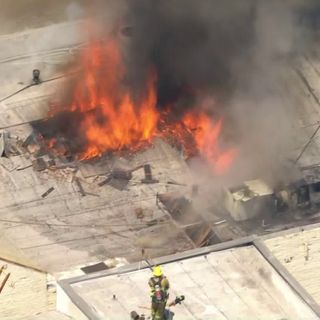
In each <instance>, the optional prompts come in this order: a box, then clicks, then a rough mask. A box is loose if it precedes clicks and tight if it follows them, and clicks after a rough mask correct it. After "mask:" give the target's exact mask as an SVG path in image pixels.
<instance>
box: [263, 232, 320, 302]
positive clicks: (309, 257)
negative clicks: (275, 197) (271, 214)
mask: <svg viewBox="0 0 320 320" xmlns="http://www.w3.org/2000/svg"><path fill="white" fill-rule="evenodd" d="M265 244H266V246H267V247H268V249H269V250H270V251H271V252H272V254H273V255H274V256H275V257H276V258H277V259H278V260H279V261H280V262H281V263H282V265H283V266H284V267H285V268H286V269H287V270H288V271H289V272H290V273H291V275H292V276H293V277H294V278H295V279H296V280H297V281H298V282H299V283H300V284H301V285H302V286H303V288H304V289H305V290H306V291H307V292H308V293H309V294H310V295H311V296H312V297H313V299H314V300H315V301H316V302H317V303H318V304H320V273H319V261H320V228H319V226H318V227H316V228H313V229H308V230H302V231H298V232H291V233H287V234H283V235H280V236H277V237H274V238H271V239H267V240H265Z"/></svg>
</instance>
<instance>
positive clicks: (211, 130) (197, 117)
mask: <svg viewBox="0 0 320 320" xmlns="http://www.w3.org/2000/svg"><path fill="white" fill-rule="evenodd" d="M183 123H184V125H185V126H186V127H187V128H188V130H189V131H190V132H192V133H193V136H194V140H195V143H196V148H197V150H198V151H199V153H200V155H201V156H202V157H204V158H205V160H207V162H208V163H209V164H210V165H211V166H212V169H213V170H214V172H215V173H216V174H223V173H225V172H226V171H227V169H228V168H229V167H230V165H231V163H232V161H233V159H234V157H235V155H236V150H235V149H227V150H221V148H220V145H219V138H220V135H221V130H222V119H219V120H218V121H217V122H214V121H213V120H212V119H210V118H209V117H208V116H207V115H206V114H205V113H203V112H200V113H198V114H195V113H194V112H193V113H187V114H186V115H185V117H184V118H183Z"/></svg>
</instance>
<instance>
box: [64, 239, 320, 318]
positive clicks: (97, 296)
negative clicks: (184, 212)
mask: <svg viewBox="0 0 320 320" xmlns="http://www.w3.org/2000/svg"><path fill="white" fill-rule="evenodd" d="M200 252H201V250H200ZM176 258H177V259H174V256H173V257H172V260H170V261H167V262H166V263H164V264H162V266H163V271H164V273H165V275H166V276H167V277H168V279H169V281H170V284H171V289H170V299H174V298H175V296H176V295H181V294H183V295H185V297H186V299H185V301H184V302H183V303H182V304H181V305H178V306H175V307H172V308H171V309H172V311H173V312H174V313H175V317H176V318H177V319H213V318H214V319H264V318H268V319H275V320H279V319H308V320H309V319H318V316H317V314H316V313H315V312H314V311H313V310H312V309H311V307H310V306H309V305H308V304H307V303H306V302H305V300H303V299H302V298H301V296H299V295H298V293H297V292H296V291H295V290H293V288H292V287H291V286H290V285H289V283H288V282H287V281H286V280H285V279H284V278H283V277H282V276H281V275H280V274H279V273H278V271H277V270H275V269H274V268H273V266H272V265H271V264H270V263H269V261H268V260H267V259H266V258H265V257H264V255H263V254H262V253H261V252H260V251H259V250H258V249H257V248H256V247H255V245H254V244H251V245H246V246H240V247H232V248H228V249H224V250H221V251H216V252H207V253H206V254H200V255H198V256H193V257H183V258H182V259H180V258H181V257H180V258H179V257H178V256H177V257H176ZM143 267H144V269H139V268H138V267H137V265H136V269H133V270H130V269H127V270H129V271H124V272H121V271H119V272H118V273H117V271H113V273H110V274H108V273H105V274H103V273H99V274H96V275H95V276H94V275H91V276H84V277H80V278H76V279H68V283H69V285H70V287H69V294H70V290H71V291H72V295H74V296H76V297H77V298H76V299H77V300H78V301H79V299H80V301H82V302H85V306H83V305H82V307H84V308H82V310H90V315H88V314H87V316H88V317H89V318H90V319H106V320H109V319H110V320H111V319H125V318H128V316H129V314H130V312H131V311H133V310H135V311H137V312H138V313H144V314H146V315H148V314H149V313H150V310H149V307H150V298H149V289H148V284H147V283H148V279H149V277H150V276H151V272H150V270H149V269H148V268H145V266H143ZM73 298H74V297H73ZM170 299H169V300H170ZM78 307H79V305H78Z"/></svg>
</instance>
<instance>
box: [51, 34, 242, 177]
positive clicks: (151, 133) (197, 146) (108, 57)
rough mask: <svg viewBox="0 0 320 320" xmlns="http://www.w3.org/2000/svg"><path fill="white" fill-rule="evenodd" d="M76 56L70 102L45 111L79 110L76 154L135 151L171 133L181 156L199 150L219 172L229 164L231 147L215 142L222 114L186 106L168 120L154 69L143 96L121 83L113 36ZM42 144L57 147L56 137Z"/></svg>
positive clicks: (123, 71)
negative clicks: (77, 70)
mask: <svg viewBox="0 0 320 320" xmlns="http://www.w3.org/2000/svg"><path fill="white" fill-rule="evenodd" d="M80 61H81V66H82V68H83V77H82V78H81V79H80V80H79V81H78V82H77V83H76V85H75V87H74V90H73V98H72V102H71V104H70V105H66V106H59V107H57V106H56V105H55V106H54V108H52V109H51V112H50V116H54V114H55V113H57V112H58V111H69V112H74V113H80V114H81V115H83V117H81V120H79V123H77V125H78V129H79V132H81V134H82V135H84V137H85V148H84V150H82V151H81V152H80V153H79V154H78V159H80V160H84V159H90V158H93V157H98V156H101V155H102V154H104V153H106V152H118V151H121V150H130V151H136V150H138V149H140V148H141V147H142V146H143V145H145V144H148V143H151V142H152V139H153V138H154V137H156V136H158V137H159V136H160V137H165V138H168V137H169V136H171V137H174V138H175V140H176V141H177V142H178V143H179V144H180V145H181V146H183V148H184V150H185V154H186V155H187V156H194V155H200V156H201V157H202V158H203V159H205V160H206V161H207V162H208V163H209V164H210V165H211V166H212V169H213V171H214V172H215V173H217V174H222V173H224V172H226V171H227V169H228V168H229V167H230V165H231V163H232V161H233V159H234V157H235V153H236V151H235V150H234V149H227V150H222V149H221V147H220V145H219V140H220V136H221V131H222V122H223V121H222V119H220V120H217V121H213V120H212V119H211V118H210V117H209V116H208V115H207V114H206V113H205V112H204V111H200V112H197V113H195V112H188V113H186V114H185V115H184V116H183V118H182V119H180V121H172V120H170V115H171V113H170V109H172V106H171V107H170V106H169V107H168V108H167V109H166V111H159V110H158V109H157V107H156V105H157V93H156V82H157V77H156V73H155V72H154V71H151V72H150V75H149V77H148V79H147V80H146V83H145V89H144V90H143V92H144V93H143V96H141V97H139V98H135V99H133V97H132V94H131V92H130V90H129V88H128V86H126V85H125V84H124V79H125V76H126V68H125V64H124V62H123V57H122V55H121V50H120V45H119V43H118V40H117V38H116V37H110V38H109V39H108V40H107V41H105V42H102V41H99V42H98V41H96V42H93V43H91V45H90V46H88V47H87V48H86V49H84V51H83V53H82V55H81V57H80ZM194 110H195V109H194ZM200 110H201V109H200ZM47 146H48V147H49V148H56V149H58V142H57V139H55V138H53V139H49V140H48V141H47Z"/></svg>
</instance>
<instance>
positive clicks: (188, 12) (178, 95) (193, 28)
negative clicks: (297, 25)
mask: <svg viewBox="0 0 320 320" xmlns="http://www.w3.org/2000/svg"><path fill="white" fill-rule="evenodd" d="M255 10H256V1H253V0H252V1H251V0H237V1H234V0H226V1H221V0H209V1H208V0H201V1H195V0H162V1H157V0H133V1H130V2H129V13H130V15H131V19H132V23H133V28H134V32H133V34H132V39H131V45H130V47H129V54H128V56H129V61H130V63H129V71H130V72H129V78H130V79H131V82H132V83H133V84H134V85H135V86H137V85H139V84H141V83H143V82H144V80H145V77H146V73H147V71H148V68H149V67H150V66H152V67H154V68H155V69H156V72H157V75H158V104H159V106H160V107H161V106H166V105H168V104H172V103H174V104H175V106H178V107H179V108H181V104H183V108H186V107H187V106H188V101H189V104H190V105H192V100H193V98H194V97H195V95H197V93H199V91H200V92H210V93H211V94H213V95H214V96H215V97H216V98H217V99H222V100H223V99H225V98H227V97H228V96H230V94H231V92H232V90H233V89H234V87H235V86H236V83H237V81H238V77H237V74H236V69H237V63H238V62H239V61H242V60H244V59H247V60H248V61H250V55H251V52H252V47H253V44H254V40H255V32H254V22H255ZM181 100H183V101H181ZM179 102H180V103H179Z"/></svg>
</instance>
